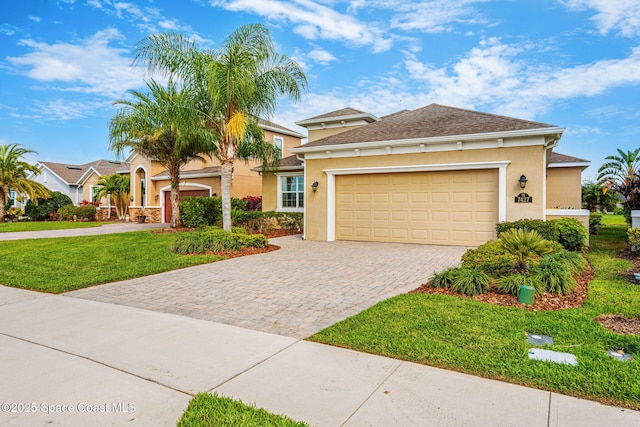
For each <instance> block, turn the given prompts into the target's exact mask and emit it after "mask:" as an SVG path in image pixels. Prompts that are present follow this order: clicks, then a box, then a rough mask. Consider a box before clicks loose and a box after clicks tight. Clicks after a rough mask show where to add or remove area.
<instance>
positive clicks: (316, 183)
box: [311, 181, 319, 193]
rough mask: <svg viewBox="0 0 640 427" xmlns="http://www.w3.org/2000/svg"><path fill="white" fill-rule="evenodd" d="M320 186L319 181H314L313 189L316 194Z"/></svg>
mask: <svg viewBox="0 0 640 427" xmlns="http://www.w3.org/2000/svg"><path fill="white" fill-rule="evenodd" d="M318 185H319V184H318V181H313V184H311V189H312V190H313V192H314V193H315V192H316V190H317V189H318Z"/></svg>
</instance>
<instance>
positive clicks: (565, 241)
mask: <svg viewBox="0 0 640 427" xmlns="http://www.w3.org/2000/svg"><path fill="white" fill-rule="evenodd" d="M552 222H553V223H555V225H556V227H557V229H558V232H559V237H558V242H560V244H561V245H562V246H564V248H565V249H567V250H569V251H582V250H584V248H585V247H586V243H587V237H588V236H589V235H588V234H587V230H586V229H585V227H584V225H582V224H581V223H580V221H578V220H577V219H575V218H562V219H555V220H553V221H552Z"/></svg>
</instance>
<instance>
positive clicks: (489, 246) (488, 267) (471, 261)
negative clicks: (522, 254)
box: [462, 240, 516, 277]
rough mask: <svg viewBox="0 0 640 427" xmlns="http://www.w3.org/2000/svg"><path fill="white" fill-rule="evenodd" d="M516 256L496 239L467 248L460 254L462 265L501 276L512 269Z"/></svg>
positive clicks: (494, 275)
mask: <svg viewBox="0 0 640 427" xmlns="http://www.w3.org/2000/svg"><path fill="white" fill-rule="evenodd" d="M515 262H516V258H515V257H514V256H513V255H511V254H509V253H508V252H507V251H506V250H505V249H504V248H503V247H502V244H500V242H499V241H497V240H491V241H489V242H487V243H484V244H482V245H480V246H478V247H477V248H476V249H469V250H467V251H466V252H465V253H464V254H463V255H462V267H465V268H473V269H477V270H480V271H482V272H484V273H486V274H488V275H489V276H492V277H502V276H505V275H507V274H509V273H510V272H511V270H513V265H514V264H515Z"/></svg>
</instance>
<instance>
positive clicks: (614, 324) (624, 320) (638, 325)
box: [595, 314, 640, 335]
mask: <svg viewBox="0 0 640 427" xmlns="http://www.w3.org/2000/svg"><path fill="white" fill-rule="evenodd" d="M595 320H596V322H598V323H600V324H601V325H602V326H604V327H605V328H607V329H609V330H611V331H613V332H616V333H618V334H629V335H640V318H635V319H630V318H628V317H623V316H616V315H615V314H603V315H602V316H599V317H597V318H596V319H595Z"/></svg>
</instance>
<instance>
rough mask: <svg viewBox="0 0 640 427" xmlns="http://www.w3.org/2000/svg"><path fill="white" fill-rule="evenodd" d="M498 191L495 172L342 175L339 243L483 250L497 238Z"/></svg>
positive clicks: (339, 182)
mask: <svg viewBox="0 0 640 427" xmlns="http://www.w3.org/2000/svg"><path fill="white" fill-rule="evenodd" d="M497 187H498V172H497V170H495V169H494V170H474V171H447V172H411V173H393V174H370V175H363V176H358V175H342V176H337V177H336V221H337V222H336V238H337V239H343V240H374V241H385V242H408V243H431V244H446V245H451V244H453V245H464V246H477V245H479V244H481V243H483V242H485V241H487V240H491V239H493V238H495V236H494V235H495V231H494V230H495V228H494V227H495V223H496V222H497V220H498V214H497V210H498V209H497V205H498V202H497V199H498V197H497ZM347 211H350V212H351V214H346V212H347Z"/></svg>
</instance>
